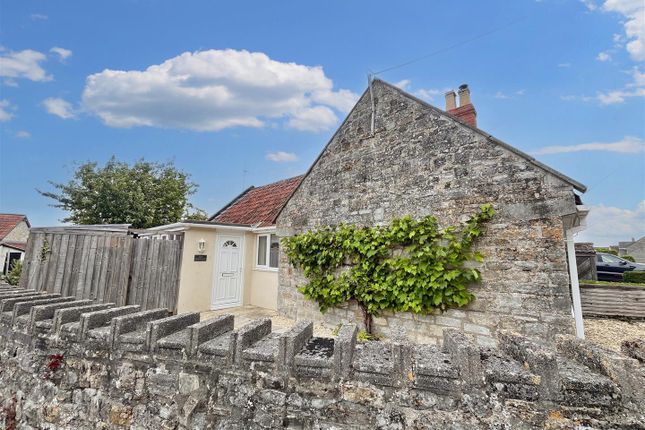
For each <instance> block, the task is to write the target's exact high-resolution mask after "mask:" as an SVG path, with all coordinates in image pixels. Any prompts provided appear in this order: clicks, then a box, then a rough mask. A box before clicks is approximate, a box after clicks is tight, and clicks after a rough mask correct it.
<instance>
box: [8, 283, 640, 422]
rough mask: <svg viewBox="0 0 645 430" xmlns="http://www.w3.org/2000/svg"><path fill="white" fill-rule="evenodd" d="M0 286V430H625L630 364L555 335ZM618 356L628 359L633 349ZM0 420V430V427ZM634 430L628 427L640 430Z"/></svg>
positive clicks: (634, 409) (631, 412) (635, 395)
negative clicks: (228, 311)
mask: <svg viewBox="0 0 645 430" xmlns="http://www.w3.org/2000/svg"><path fill="white" fill-rule="evenodd" d="M78 302H79V301H77V300H75V299H74V298H60V297H53V296H52V295H44V294H38V295H35V296H34V295H33V293H31V292H28V291H20V292H18V291H16V290H13V289H11V290H4V291H0V311H1V312H2V314H1V315H0V423H2V424H4V428H8V429H12V428H43V429H69V428H96V429H121V428H135V429H176V428H179V429H194V428H198V429H201V428H210V429H240V430H241V429H268V428H291V429H332V428H333V429H364V428H375V429H377V428H378V429H403V428H411V429H429V428H453V429H457V428H468V429H489V428H496V429H524V428H526V429H529V428H554V429H555V428H557V429H563V428H574V427H579V426H585V427H590V428H612V429H615V428H639V426H641V425H642V423H643V422H645V416H644V415H643V411H645V392H644V387H645V384H644V383H643V382H644V377H645V368H644V367H643V365H642V363H641V362H639V360H638V359H636V358H630V357H627V356H624V355H620V354H617V353H613V352H610V351H606V350H603V349H601V348H599V347H598V346H596V345H594V344H591V343H588V342H585V341H580V340H578V339H575V338H572V337H569V336H559V337H558V338H557V339H556V344H557V346H556V347H545V346H540V345H537V344H535V343H533V342H531V341H529V340H528V339H527V338H525V337H523V336H520V335H517V334H514V333H510V332H500V333H499V338H498V343H499V347H496V348H486V347H481V346H478V345H477V344H476V343H475V342H474V341H473V340H472V339H471V338H470V337H468V336H466V335H465V334H464V333H462V332H460V331H458V330H446V331H444V334H443V342H442V344H443V347H442V348H439V347H437V346H434V345H417V344H411V343H395V342H388V343H386V342H366V343H357V340H356V333H357V329H356V327H355V326H354V325H345V326H343V327H341V328H340V330H339V333H338V335H337V336H336V337H334V338H316V337H313V333H312V324H311V323H310V322H306V321H301V322H298V323H297V324H296V325H295V326H294V327H293V328H291V329H290V330H288V331H287V332H284V333H274V332H272V331H271V321H270V320H268V319H267V320H258V321H254V322H252V323H250V324H248V325H246V326H244V327H242V328H240V329H237V330H234V329H233V327H234V324H233V323H234V321H233V317H232V316H223V317H220V318H216V319H212V320H207V321H202V322H200V321H199V316H198V315H197V314H192V313H189V314H181V315H177V316H171V317H168V316H167V315H168V314H167V311H166V310H163V309H162V310H149V311H143V312H141V311H139V310H138V308H137V307H136V306H126V307H115V306H111V305H105V304H102V305H96V304H88V303H86V301H82V303H78ZM631 348H632V350H628V352H629V353H630V355H632V357H638V358H640V359H642V358H643V345H642V342H641V343H638V342H635V343H633V345H632V346H631ZM0 425H1V424H0ZM641 428H642V427H641Z"/></svg>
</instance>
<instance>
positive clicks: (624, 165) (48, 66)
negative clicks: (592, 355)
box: [0, 0, 645, 244]
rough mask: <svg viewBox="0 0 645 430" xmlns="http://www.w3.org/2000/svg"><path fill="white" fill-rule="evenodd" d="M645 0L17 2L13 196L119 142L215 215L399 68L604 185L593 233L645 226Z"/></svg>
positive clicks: (415, 89)
mask: <svg viewBox="0 0 645 430" xmlns="http://www.w3.org/2000/svg"><path fill="white" fill-rule="evenodd" d="M644 4H645V3H644V2H642V0H596V1H592V0H588V1H584V2H582V1H578V0H569V1H565V0H542V1H535V0H517V1H513V2H509V1H487V2H481V1H475V0H473V1H451V2H447V1H446V2H428V1H407V2H403V3H402V2H396V3H395V2H382V1H370V2H359V1H352V2H348V1H325V2H301V1H280V2H266V1H256V2H251V1H235V2H211V1H185V2H174V1H146V0H129V1H117V0H115V1H111V2H86V1H44V0H42V1H20V2H17V1H6V0H1V1H0V46H1V48H0V49H1V51H0V211H2V212H18V213H26V214H27V215H28V216H29V218H30V220H31V221H32V224H34V225H52V224H57V223H58V220H59V219H60V218H62V217H63V216H64V214H63V213H62V212H60V211H58V210H56V209H53V208H51V207H49V206H48V204H49V203H50V202H49V201H47V199H45V198H44V197H41V196H40V195H39V194H38V193H36V191H35V189H36V188H39V189H49V188H50V187H48V184H47V181H49V180H52V181H56V182H61V181H66V180H68V179H69V178H70V176H71V174H72V172H73V170H74V168H75V166H76V165H78V163H82V162H85V161H88V160H92V161H98V162H100V163H103V162H105V161H106V160H107V159H109V158H110V157H111V156H112V155H114V156H116V157H117V158H118V159H119V160H124V161H128V162H133V161H135V160H137V159H140V158H144V159H146V160H150V161H168V160H172V161H174V162H175V164H176V165H177V166H178V167H179V168H181V169H182V170H185V171H187V172H189V173H190V174H192V179H193V180H194V181H195V182H196V183H198V184H199V186H200V188H199V191H198V192H197V194H196V195H194V196H193V199H192V200H193V203H194V204H195V205H196V206H198V207H200V208H203V209H204V210H206V211H207V212H209V213H213V212H215V211H216V210H217V209H218V208H219V207H221V206H222V205H223V204H225V203H226V202H228V201H229V200H230V199H231V198H232V197H234V196H235V195H237V194H238V193H239V192H240V191H241V190H242V189H243V187H245V186H249V185H261V184H264V183H267V182H271V181H274V180H278V179H282V178H285V177H289V176H293V175H296V174H299V173H302V172H304V171H305V170H306V169H307V168H308V167H309V165H310V164H311V163H312V161H313V160H314V158H315V157H316V156H317V154H318V153H319V152H320V150H321V149H322V148H323V146H324V145H325V143H326V142H327V140H328V139H329V138H330V137H331V135H332V134H333V132H334V130H335V128H336V127H337V126H338V125H339V124H340V122H341V121H342V119H343V118H344V116H345V115H346V113H347V111H348V110H349V109H350V108H351V105H352V103H353V101H354V100H355V99H356V97H357V96H358V95H359V94H360V93H362V92H363V90H364V89H365V87H366V82H367V78H366V76H367V74H368V73H370V72H376V71H379V70H383V69H387V68H390V67H392V66H396V65H399V64H402V63H405V62H407V61H409V60H413V59H417V58H419V57H423V56H425V55H426V54H431V53H435V52H437V51H439V52H438V53H436V54H435V55H431V56H428V57H426V58H424V59H421V60H419V61H417V62H414V63H412V64H409V65H406V66H403V67H399V68H395V69H393V70H390V71H387V72H384V73H382V74H379V75H378V76H379V77H380V78H381V79H384V80H386V81H389V82H392V83H397V84H398V85H400V86H402V87H404V88H405V89H406V90H407V91H409V92H411V93H413V94H415V95H417V96H419V97H421V98H424V99H426V100H427V101H429V102H430V103H432V104H435V105H437V106H439V107H443V106H444V101H443V93H444V92H445V90H446V89H449V88H455V89H456V88H457V87H458V86H459V85H460V84H462V83H468V84H469V86H470V88H471V91H472V99H473V103H474V105H475V107H476V108H477V112H478V125H479V127H480V128H482V129H483V130H485V131H487V132H489V133H491V134H492V135H494V136H496V137H498V138H500V139H502V140H504V141H506V142H508V143H509V144H511V145H513V146H516V147H517V148H520V149H522V150H524V151H526V152H528V153H531V154H533V155H535V156H536V157H537V158H538V159H540V160H541V161H543V162H545V163H547V164H548V165H550V166H552V167H554V168H556V169H558V170H560V171H561V172H563V173H565V174H567V175H569V176H571V177H573V178H575V179H577V180H578V181H580V182H582V183H584V184H586V185H587V186H588V187H589V191H588V192H587V193H586V194H585V195H583V200H584V201H585V203H586V204H588V205H589V206H591V207H592V212H591V216H590V220H589V222H590V227H589V230H588V231H587V232H586V233H584V234H582V235H581V237H580V240H594V241H596V243H599V244H607V243H610V242H613V241H617V240H619V239H620V240H625V239H629V238H630V237H632V236H635V237H639V236H641V235H643V234H645V176H644V171H645V152H644V151H645V66H644V62H645V35H644V34H643V33H645V18H644V14H645V6H644Z"/></svg>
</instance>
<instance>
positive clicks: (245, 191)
mask: <svg viewBox="0 0 645 430" xmlns="http://www.w3.org/2000/svg"><path fill="white" fill-rule="evenodd" d="M253 188H255V187H254V186H253V185H251V186H250V187H248V188H247V189H246V190H244V191H242V192H241V193H240V194H238V196H237V197H235V198H234V199H233V200H231V201H230V202H228V203H227V204H226V205H224V206H223V207H222V208H221V209H220V210H218V211H217V212H216V213H215V214H214V215H213V216H211V217H210V218H208V221H212V220H213V219H215V218H216V217H217V216H218V215H220V214H221V213H222V212H224V211H225V210H226V209H228V208H230V207H231V206H233V204H234V203H235V202H237V201H238V200H239V199H241V198H242V197H243V196H244V195H245V194H246V193H248V192H249V191H251V190H252V189H253Z"/></svg>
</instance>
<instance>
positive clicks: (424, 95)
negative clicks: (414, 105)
mask: <svg viewBox="0 0 645 430" xmlns="http://www.w3.org/2000/svg"><path fill="white" fill-rule="evenodd" d="M448 91H450V88H446V89H444V90H437V89H434V88H429V89H425V88H420V89H418V90H416V91H415V92H413V93H412V94H413V95H415V96H417V97H419V98H420V99H424V100H434V98H435V97H437V96H439V95H441V94H445V93H447V92H448Z"/></svg>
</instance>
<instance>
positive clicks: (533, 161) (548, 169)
mask: <svg viewBox="0 0 645 430" xmlns="http://www.w3.org/2000/svg"><path fill="white" fill-rule="evenodd" d="M374 80H375V81H379V82H381V83H383V84H385V85H387V86H388V87H390V88H392V89H394V90H396V91H398V92H400V93H401V94H403V95H404V96H406V97H408V98H410V99H412V100H414V101H416V102H418V103H421V104H422V105H424V106H426V107H429V108H430V109H432V110H434V111H435V112H437V113H439V114H440V115H445V116H448V117H450V118H452V119H454V120H455V121H459V123H460V124H462V125H463V126H464V127H467V128H469V129H470V130H472V131H474V132H476V133H478V134H481V135H482V136H484V137H486V138H487V139H488V140H490V141H491V142H493V143H495V144H497V145H500V146H501V147H503V148H505V149H507V150H509V151H511V152H513V153H515V154H516V155H519V156H520V157H522V158H524V159H526V160H527V161H528V162H530V163H531V164H533V165H535V166H537V167H539V168H540V169H542V170H545V171H546V172H548V173H550V174H552V175H554V176H556V177H558V178H560V179H562V180H563V181H564V182H567V183H568V184H570V185H572V186H573V187H574V188H575V189H576V190H578V191H580V192H581V193H584V192H585V191H587V187H586V186H585V185H584V184H582V183H580V182H578V181H576V180H575V179H572V178H570V177H569V176H567V175H565V174H564V173H560V172H558V171H557V170H555V169H553V168H552V167H549V166H547V165H546V164H544V163H542V162H540V161H538V160H536V159H535V158H533V157H531V156H530V155H528V154H527V153H525V152H523V151H520V150H519V149H517V148H515V147H514V146H511V145H509V144H508V143H506V142H503V141H501V140H499V139H497V138H496V137H494V136H492V135H491V134H488V133H486V132H485V131H483V130H481V129H479V128H477V127H473V126H472V125H470V124H467V123H465V122H464V121H462V120H461V119H460V118H458V117H456V116H454V115H451V114H449V113H448V112H446V111H444V110H442V109H439V108H438V107H436V106H433V105H431V104H430V103H428V102H426V101H424V100H421V99H419V98H417V97H415V96H413V95H412V94H410V93H407V92H405V91H403V90H402V89H400V88H398V87H396V86H394V85H392V84H390V83H389V82H385V81H383V80H381V79H378V78H375V79H374Z"/></svg>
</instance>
